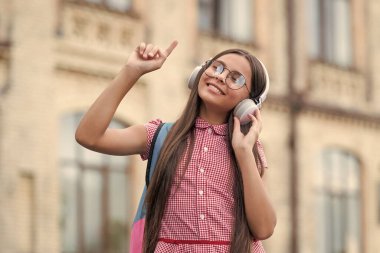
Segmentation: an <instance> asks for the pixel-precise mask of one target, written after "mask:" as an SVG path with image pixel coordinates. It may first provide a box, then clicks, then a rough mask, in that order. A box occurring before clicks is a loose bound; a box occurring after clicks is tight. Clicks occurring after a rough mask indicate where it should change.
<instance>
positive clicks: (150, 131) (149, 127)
mask: <svg viewBox="0 0 380 253" xmlns="http://www.w3.org/2000/svg"><path fill="white" fill-rule="evenodd" d="M161 123H162V120H160V119H155V120H152V121H149V122H148V123H146V124H145V125H144V127H145V131H146V137H147V141H146V147H145V150H144V152H143V153H141V154H140V156H141V159H142V160H143V161H145V160H146V159H148V158H149V151H150V146H151V145H152V139H153V136H154V133H155V132H156V130H157V128H158V126H159V125H160V124H161Z"/></svg>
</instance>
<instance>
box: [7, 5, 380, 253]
mask: <svg viewBox="0 0 380 253" xmlns="http://www.w3.org/2000/svg"><path fill="white" fill-rule="evenodd" d="M379 24H380V2H379V1H378V0H303V1H302V0H300V1H295V0H293V1H292V0H287V1H285V0H278V1H273V0H237V1H228V0H219V1H218V0H214V1H212V0H198V1H196V0H192V1H191V0H185V1H174V0H161V1H153V0H142V1H137V0H29V1H22V0H12V1H9V0H0V252H2V253H37V252H38V253H47V252H49V253H84V252H87V253H95V252H108V253H122V252H128V243H129V242H128V238H129V231H130V227H131V223H132V220H133V215H134V212H135V209H136V206H137V202H138V199H139V197H140V193H141V191H142V187H143V184H144V173H145V163H144V162H141V159H140V157H139V156H131V157H111V156H106V155H100V154H97V153H94V152H90V151H87V150H85V149H83V148H81V147H80V146H79V145H77V144H76V142H75V140H74V131H75V129H76V126H77V124H78V122H79V120H80V117H81V115H82V114H83V113H84V112H85V111H86V110H87V109H88V107H89V106H90V104H91V103H92V102H93V101H94V100H95V99H96V97H97V96H98V95H99V94H100V92H101V91H102V90H103V89H104V88H105V87H106V86H107V84H108V83H109V82H110V81H111V80H112V78H113V77H114V76H115V75H116V74H117V72H118V71H119V70H120V68H121V67H122V66H123V64H124V63H125V62H126V59H127V57H128V55H129V53H130V52H131V51H132V50H134V48H135V47H136V46H137V45H138V44H139V43H140V42H141V41H148V42H153V43H155V44H158V45H160V46H162V47H167V46H168V45H169V44H170V42H171V41H172V39H177V40H179V45H178V47H177V48H176V49H175V51H174V52H173V53H172V55H171V56H170V57H169V58H168V60H167V62H166V63H165V65H164V66H163V68H162V69H161V70H159V71H156V72H154V73H151V74H148V75H146V76H144V77H142V78H141V79H140V80H139V81H138V83H137V84H136V86H135V87H134V88H133V90H132V91H131V92H130V93H129V94H128V95H127V96H126V99H125V101H124V102H123V103H122V105H121V106H120V108H119V109H118V111H117V113H116V116H115V119H114V121H113V122H112V124H111V127H125V126H128V125H132V124H136V123H145V122H147V121H149V120H151V119H154V118H162V119H163V120H165V121H173V120H175V119H176V117H177V116H178V115H179V113H180V112H181V110H182V108H183V106H184V104H185V102H186V100H187V96H188V94H189V91H188V89H187V86H186V82H187V78H188V76H189V74H190V73H191V71H192V69H193V68H194V67H195V66H196V65H197V64H200V63H202V62H203V61H205V60H206V59H208V58H209V57H211V56H213V55H214V54H216V53H217V52H219V51H221V50H223V49H226V48H231V47H239V48H244V49H247V50H249V51H251V52H252V53H253V54H255V55H257V56H258V57H259V58H260V59H261V60H262V61H263V62H264V63H265V64H266V65H267V67H268V70H269V73H270V78H271V90H270V94H269V98H268V100H267V101H266V103H265V105H264V108H263V110H262V115H263V124H264V129H263V132H262V137H261V138H262V141H263V143H264V146H265V150H266V155H267V158H268V161H269V166H270V169H269V170H268V171H267V173H266V178H265V180H266V183H267V185H268V189H269V192H270V195H271V197H272V199H273V202H274V205H275V207H276V210H277V215H278V225H277V227H276V230H275V233H274V235H273V236H272V237H271V238H270V239H268V240H267V241H265V242H264V243H265V247H266V249H267V252H272V253H279V252H281V253H378V252H380V240H379V238H380V155H379V150H380V114H379V111H380V71H379V69H380V30H379V28H378V25H379Z"/></svg>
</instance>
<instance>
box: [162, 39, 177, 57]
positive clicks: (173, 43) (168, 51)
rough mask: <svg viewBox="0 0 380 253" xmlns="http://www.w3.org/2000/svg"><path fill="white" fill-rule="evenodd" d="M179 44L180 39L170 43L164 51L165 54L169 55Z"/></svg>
mask: <svg viewBox="0 0 380 253" xmlns="http://www.w3.org/2000/svg"><path fill="white" fill-rule="evenodd" d="M177 45H178V41H177V40H174V41H173V42H172V43H171V44H170V46H169V47H168V48H167V49H166V50H165V51H164V53H163V54H164V55H165V56H166V57H168V56H169V55H170V54H171V53H172V51H173V50H174V48H175V47H176V46H177Z"/></svg>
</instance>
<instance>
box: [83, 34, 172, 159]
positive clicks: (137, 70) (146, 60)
mask: <svg viewBox="0 0 380 253" xmlns="http://www.w3.org/2000/svg"><path fill="white" fill-rule="evenodd" d="M177 44H178V43H177V41H173V42H172V43H171V45H170V46H169V47H168V48H167V49H166V50H164V51H162V50H161V49H160V48H158V47H157V46H154V45H152V44H145V43H144V42H142V43H141V44H140V45H139V46H138V47H136V49H135V50H134V51H133V52H132V54H131V55H130V56H129V58H128V61H127V63H126V64H125V66H124V67H123V68H122V69H121V71H120V72H119V74H118V75H117V76H116V77H115V78H114V79H113V80H112V82H111V83H110V85H109V86H108V87H107V88H106V89H105V90H104V91H103V92H102V93H101V94H100V96H99V97H98V98H97V99H96V101H95V102H94V103H93V104H92V105H91V107H90V109H89V110H88V111H87V112H86V114H85V115H84V116H83V118H82V120H81V122H80V123H79V126H78V128H77V130H76V133H75V139H76V140H77V142H78V143H79V144H81V145H82V146H84V147H86V148H88V149H91V150H94V151H97V152H101V153H106V154H111V155H130V154H139V153H142V152H143V151H144V149H145V146H146V141H147V139H146V138H147V137H146V132H145V128H144V126H143V125H135V126H131V127H128V128H125V129H110V128H108V126H109V124H110V122H111V120H112V117H113V116H114V114H115V112H116V109H117V107H118V106H119V104H120V102H121V100H122V99H123V98H124V96H125V95H126V94H127V93H128V92H129V90H130V89H131V88H132V87H133V85H134V84H135V83H136V81H137V80H138V79H139V78H140V77H141V76H142V75H143V74H146V73H148V72H151V71H154V70H157V69H159V68H161V66H162V65H163V63H164V62H165V60H166V58H167V57H168V56H169V55H170V54H171V52H172V51H173V49H174V48H175V47H176V46H177Z"/></svg>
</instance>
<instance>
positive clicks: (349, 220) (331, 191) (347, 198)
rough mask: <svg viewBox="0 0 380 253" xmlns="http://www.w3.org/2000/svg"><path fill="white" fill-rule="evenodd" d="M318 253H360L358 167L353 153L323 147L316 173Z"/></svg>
mask: <svg viewBox="0 0 380 253" xmlns="http://www.w3.org/2000/svg"><path fill="white" fill-rule="evenodd" d="M317 175H318V176H317V219H318V222H317V224H318V233H317V235H318V238H317V242H318V243H317V245H318V251H317V252H318V253H346V252H352V253H360V248H361V222H360V216H361V214H360V213H361V201H360V168H359V163H358V160H357V159H356V157H355V156H353V155H352V154H350V153H348V152H345V151H343V150H340V149H326V150H325V151H323V153H322V166H321V168H320V169H319V171H318V174H317Z"/></svg>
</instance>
